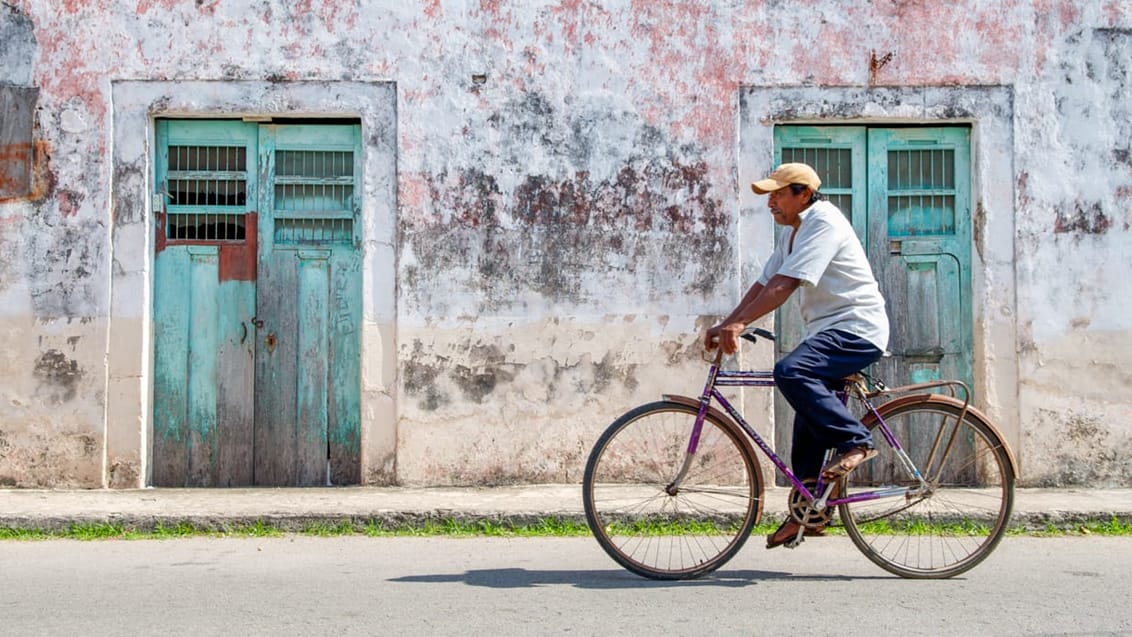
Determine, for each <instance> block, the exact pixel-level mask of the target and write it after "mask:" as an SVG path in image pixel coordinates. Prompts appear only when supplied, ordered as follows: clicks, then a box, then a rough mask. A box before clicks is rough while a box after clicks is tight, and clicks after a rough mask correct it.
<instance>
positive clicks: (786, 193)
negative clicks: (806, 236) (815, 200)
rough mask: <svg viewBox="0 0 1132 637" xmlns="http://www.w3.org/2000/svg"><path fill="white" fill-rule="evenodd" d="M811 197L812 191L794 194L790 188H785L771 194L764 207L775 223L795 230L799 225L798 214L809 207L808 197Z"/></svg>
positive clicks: (807, 190)
mask: <svg viewBox="0 0 1132 637" xmlns="http://www.w3.org/2000/svg"><path fill="white" fill-rule="evenodd" d="M812 196H813V191H812V190H810V189H809V188H806V189H805V190H803V191H802V192H800V193H798V194H794V191H793V190H791V189H790V186H787V187H785V188H779V189H778V190H775V191H773V192H771V193H770V197H769V199H767V202H766V205H767V207H768V208H770V215H771V216H772V217H774V222H775V223H777V224H780V225H783V226H794V227H795V228H797V227H798V224H799V223H801V221H799V219H798V213H800V212H802V211H803V210H805V209H806V208H809V207H810V197H812Z"/></svg>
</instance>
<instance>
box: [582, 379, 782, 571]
mask: <svg viewBox="0 0 1132 637" xmlns="http://www.w3.org/2000/svg"><path fill="white" fill-rule="evenodd" d="M696 414H697V409H696V407H693V406H690V405H686V404H682V403H678V402H673V401H658V402H654V403H649V404H646V405H641V406H640V407H637V408H635V409H633V410H631V411H629V412H627V413H626V414H624V415H623V416H621V417H620V418H618V419H617V420H615V421H614V422H613V423H612V424H611V425H610V426H609V427H608V428H607V429H606V430H605V432H604V433H603V434H602V435H601V437H600V438H598V441H597V443H596V444H595V445H594V448H593V450H592V451H591V452H590V456H589V460H588V461H587V463H586V470H585V476H584V479H583V481H582V499H583V503H584V505H585V511H586V522H587V523H588V524H589V527H590V530H591V531H593V534H594V537H595V538H596V539H597V541H598V544H600V545H601V547H602V549H604V550H605V552H606V553H607V554H609V556H610V557H612V558H613V559H614V561H616V562H617V563H618V564H620V565H621V566H623V567H625V568H626V569H628V570H629V571H631V572H633V573H636V574H637V575H640V576H642V577H647V578H650V579H660V580H677V579H692V578H696V577H701V576H703V575H705V574H707V573H710V572H712V571H714V570H715V569H717V568H719V567H720V566H722V565H723V564H724V563H726V562H727V561H728V560H729V559H731V558H732V557H733V556H734V555H735V554H736V553H737V552H738V551H739V549H741V548H742V547H743V543H744V542H746V540H747V537H748V536H749V535H750V532H751V527H753V526H754V525H755V523H756V522H757V520H758V517H759V514H760V512H761V508H760V498H761V497H762V477H761V473H759V467H758V462H757V460H756V458H755V455H754V450H753V449H752V448H751V447H750V445H749V444H747V443H746V438H745V437H744V434H743V432H742V431H741V430H739V429H738V428H737V427H736V426H735V425H734V424H733V423H731V422H730V421H727V420H724V419H723V418H720V417H718V416H716V415H715V414H712V413H711V412H709V413H708V414H707V416H706V417H705V419H704V426H703V429H702V431H701V434H700V440H699V447H698V450H697V453H696V457H695V460H694V461H693V464H692V466H691V468H690V470H689V471H688V473H687V475H686V477H685V480H684V481H683V483H682V484H681V485H680V487H679V488H678V490H677V491H676V492H675V493H669V492H668V491H667V490H666V488H667V487H668V485H669V484H670V483H671V482H672V480H673V479H674V478H675V477H676V475H677V474H678V472H679V471H680V468H681V466H682V465H683V463H684V460H685V457H686V456H687V447H688V440H689V437H690V434H691V432H692V427H693V425H694V423H695V419H696Z"/></svg>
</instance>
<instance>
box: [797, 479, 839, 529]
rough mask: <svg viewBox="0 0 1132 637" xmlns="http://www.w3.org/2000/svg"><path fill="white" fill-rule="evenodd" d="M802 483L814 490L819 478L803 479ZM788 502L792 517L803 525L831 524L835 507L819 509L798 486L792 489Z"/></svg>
mask: <svg viewBox="0 0 1132 637" xmlns="http://www.w3.org/2000/svg"><path fill="white" fill-rule="evenodd" d="M802 484H804V485H805V486H806V489H808V490H810V491H811V492H812V491H813V489H814V487H816V486H817V480H815V479H812V478H811V479H808V480H803V481H802ZM815 495H817V494H815ZM787 502H788V507H789V511H790V517H792V518H794V520H795V521H796V522H798V523H799V524H801V525H802V526H806V527H811V528H812V527H818V526H825V525H827V524H829V521H830V519H832V518H833V507H825V508H824V509H822V510H821V511H818V510H817V509H815V508H814V507H813V506H811V505H812V504H813V503H812V502H811V501H810V500H808V499H806V496H805V495H804V494H803V493H802V492H801V491H799V490H798V489H797V488H796V487H795V488H791V489H790V496H789V498H788V500H787Z"/></svg>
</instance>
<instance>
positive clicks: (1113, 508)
mask: <svg viewBox="0 0 1132 637" xmlns="http://www.w3.org/2000/svg"><path fill="white" fill-rule="evenodd" d="M787 493H788V490H787V489H783V488H772V489H768V490H767V493H766V496H765V499H764V520H765V519H770V520H774V519H776V518H777V516H779V515H781V514H782V513H783V512H784V511H785V503H786V495H787ZM768 516H770V517H768ZM1114 516H1115V517H1116V518H1117V519H1119V520H1121V521H1123V522H1132V489H1018V490H1016V492H1015V502H1014V516H1013V523H1014V524H1019V525H1025V526H1027V527H1031V528H1042V527H1045V526H1046V525H1047V524H1051V523H1052V524H1055V525H1059V526H1065V525H1072V524H1073V523H1075V522H1079V521H1083V520H1101V521H1108V520H1110V519H1112V518H1113V517H1114ZM547 517H556V518H559V519H564V520H576V521H583V520H584V514H583V509H582V497H581V487H580V486H579V485H576V484H568V485H525V486H509V487H492V488H412V487H389V488H379V487H337V488H308V489H272V488H254V489H131V490H106V489H102V490H23V489H6V490H0V528H21V529H37V530H56V529H65V528H67V527H69V526H70V525H71V524H74V523H92V522H112V523H116V524H122V525H125V526H130V527H135V528H138V529H150V528H152V527H153V526H154V525H155V524H157V523H161V524H165V525H170V524H176V523H178V522H189V523H192V524H194V525H197V526H199V527H208V528H221V527H225V526H233V525H242V524H252V523H255V522H262V523H264V524H266V525H268V526H271V527H274V528H278V529H281V530H300V529H302V528H304V527H305V526H307V525H309V524H311V523H316V522H322V523H333V524H337V523H339V522H341V521H343V520H351V521H354V522H366V521H371V520H373V521H378V522H385V523H392V524H396V523H416V522H422V521H424V520H443V519H455V520H461V521H475V520H480V519H489V520H494V521H497V522H510V523H514V524H522V523H530V522H534V521H536V520H539V519H542V518H547Z"/></svg>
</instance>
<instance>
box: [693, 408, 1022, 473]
mask: <svg viewBox="0 0 1132 637" xmlns="http://www.w3.org/2000/svg"><path fill="white" fill-rule="evenodd" d="M919 403H937V404H944V405H951V406H952V407H955V408H956V409H963V401H962V400H958V399H956V398H952V397H950V396H942V395H940V394H912V395H910V396H901V397H900V398H895V399H893V400H890V401H888V402H886V403H884V404H883V405H881V406H879V407H877V412H878V413H880V415H881V417H882V418H883V417H884V415H885V414H886V413H888V412H890V411H892V410H894V409H899V408H900V407H904V406H906V405H911V404H919ZM696 404H697V405H698V404H699V401H696ZM967 415H968V416H970V417H971V418H973V419H974V420H977V421H979V423H981V424H982V425H983V426H985V427H986V428H987V429H989V430H990V431H991V432H992V433H994V435H996V436H998V439H999V440H1000V441H1001V442H1002V448H1003V449H1004V450H1005V451H1006V459H1007V460H1008V461H1009V462H1010V470H1011V471H1013V472H1014V477H1015V478H1017V477H1018V461H1017V460H1016V459H1015V458H1014V451H1013V450H1012V449H1011V448H1010V445H1009V444H1008V443H1007V442H1006V437H1005V436H1003V435H1002V432H1001V431H999V430H998V427H995V426H994V424H992V423H991V420H990V418H987V416H986V415H985V414H984V413H983V412H981V411H979V410H978V409H976V408H975V407H973V406H971V405H968V406H967ZM875 422H876V416H875V415H873V412H871V411H870V412H868V413H866V414H865V417H864V418H862V419H861V423H862V424H864V425H865V427H869V426H870V425H872V424H873V423H875Z"/></svg>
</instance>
